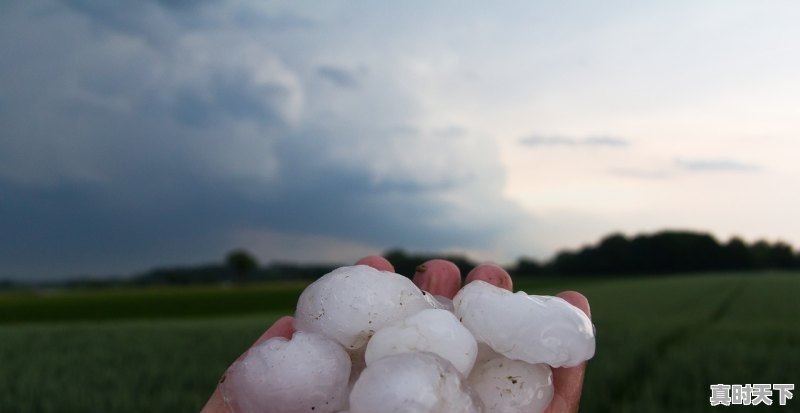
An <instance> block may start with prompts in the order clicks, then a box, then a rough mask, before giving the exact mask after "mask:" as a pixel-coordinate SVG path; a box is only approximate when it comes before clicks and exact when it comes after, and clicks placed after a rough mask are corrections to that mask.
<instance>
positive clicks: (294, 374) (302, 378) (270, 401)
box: [220, 332, 350, 413]
mask: <svg viewBox="0 0 800 413" xmlns="http://www.w3.org/2000/svg"><path fill="white" fill-rule="evenodd" d="M349 376H350V357H349V356H348V355H347V353H346V352H345V350H344V349H343V348H342V346H340V345H339V344H338V343H336V342H334V341H333V340H330V339H327V338H325V337H322V336H320V335H318V334H314V333H303V332H296V333H295V334H294V336H293V337H292V339H291V340H287V339H285V338H283V337H276V338H271V339H269V340H267V341H265V342H263V343H261V344H258V345H256V346H253V347H252V348H250V350H248V352H247V354H246V355H245V356H244V357H243V358H242V359H240V360H238V361H236V362H235V363H233V365H231V367H230V368H229V369H228V372H227V373H226V375H225V379H224V380H223V382H222V383H221V385H220V387H221V390H222V394H223V397H224V399H225V403H226V404H227V405H228V406H229V407H230V408H231V410H232V411H233V412H236V413H300V412H304V413H305V412H319V413H332V412H336V411H339V410H342V409H344V408H346V407H347V397H348V394H347V392H348V377H349Z"/></svg>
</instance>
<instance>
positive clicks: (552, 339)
mask: <svg viewBox="0 0 800 413" xmlns="http://www.w3.org/2000/svg"><path fill="white" fill-rule="evenodd" d="M294 327H295V329H296V330H297V331H296V332H295V333H294V335H293V337H292V339H291V340H286V339H285V338H272V339H269V340H267V341H266V342H264V343H261V344H259V345H257V346H254V347H253V348H251V349H250V350H249V351H248V353H247V354H246V355H245V356H244V357H243V358H241V359H240V360H239V361H237V362H236V363H234V364H233V365H232V366H231V368H230V369H229V371H228V374H227V376H226V380H225V381H224V383H223V384H222V392H223V395H224V397H225V401H226V403H227V404H228V405H229V406H230V407H231V408H232V410H233V411H234V412H236V413H250V412H259V413H264V412H267V413H295V412H314V413H334V412H348V413H379V412H413V413H473V412H474V413H477V412H486V413H489V412H503V413H513V412H525V413H533V412H541V411H543V410H544V409H545V408H547V405H548V403H550V400H551V398H552V396H553V380H552V373H551V367H570V366H576V365H578V364H580V363H582V362H583V361H585V360H588V359H590V358H591V357H592V356H593V355H594V349H595V343H594V328H593V326H592V323H591V321H590V320H589V318H588V317H587V316H586V315H585V314H584V313H583V312H582V311H581V310H579V309H578V308H576V307H574V306H572V305H571V304H569V303H567V302H566V301H564V300H562V299H560V298H558V297H549V296H533V295H528V294H525V293H524V292H517V293H512V292H510V291H507V290H504V289H501V288H498V287H495V286H493V285H491V284H488V283H486V282H483V281H474V282H471V283H469V284H467V285H466V286H465V287H463V288H462V289H461V291H459V293H458V294H457V295H456V296H455V298H454V299H453V300H452V301H450V300H448V299H447V298H445V297H439V296H432V295H431V294H429V293H426V292H424V291H422V290H420V289H419V288H417V286H416V285H414V283H413V282H411V280H409V279H408V278H406V277H404V276H402V275H399V274H395V273H392V272H387V271H379V270H376V269H374V268H372V267H368V266H364V265H357V266H352V267H342V268H339V269H336V270H334V271H333V272H331V273H329V274H327V275H325V276H323V277H322V278H320V279H319V280H317V281H316V282H314V283H312V284H311V285H309V286H308V287H307V288H306V289H305V291H303V293H302V295H301V296H300V299H299V301H298V302H297V312H296V314H295V324H294Z"/></svg>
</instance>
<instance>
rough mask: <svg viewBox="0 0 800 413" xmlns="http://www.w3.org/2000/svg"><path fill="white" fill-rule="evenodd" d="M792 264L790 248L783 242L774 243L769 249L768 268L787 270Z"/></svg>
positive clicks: (792, 254)
mask: <svg viewBox="0 0 800 413" xmlns="http://www.w3.org/2000/svg"><path fill="white" fill-rule="evenodd" d="M793 264H794V251H792V246H791V245H789V244H787V243H785V242H780V241H778V242H776V243H774V244H772V245H771V246H770V249H769V268H774V269H789V268H792V266H793Z"/></svg>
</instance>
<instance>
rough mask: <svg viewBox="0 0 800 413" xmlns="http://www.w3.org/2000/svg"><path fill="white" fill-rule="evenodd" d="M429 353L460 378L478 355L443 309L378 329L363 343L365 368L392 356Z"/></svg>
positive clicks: (472, 340) (470, 340)
mask: <svg viewBox="0 0 800 413" xmlns="http://www.w3.org/2000/svg"><path fill="white" fill-rule="evenodd" d="M411 352H430V353H434V354H437V355H439V356H441V357H442V358H444V359H445V360H447V361H449V362H450V363H451V364H453V366H454V367H455V368H456V369H457V370H458V371H459V372H461V374H463V375H464V376H467V375H468V374H469V371H470V370H471V369H472V366H473V364H474V363H475V356H476V355H477V353H478V343H477V342H476V341H475V338H474V337H472V333H470V332H469V330H467V329H466V328H465V327H464V326H463V325H462V324H461V323H459V322H458V319H457V318H456V316H454V315H453V313H451V312H449V311H447V310H441V309H429V310H422V311H420V312H418V313H417V314H414V315H412V316H411V317H408V318H406V319H404V320H401V321H399V322H398V323H396V324H392V325H391V326H389V327H386V328H383V329H380V330H378V332H377V333H375V335H374V336H372V339H371V340H370V341H369V344H367V352H366V355H365V359H366V362H367V366H369V365H370V364H372V363H374V362H375V361H376V360H378V359H380V358H383V357H386V356H388V355H392V354H401V353H411Z"/></svg>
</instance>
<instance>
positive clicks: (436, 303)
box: [425, 292, 455, 313]
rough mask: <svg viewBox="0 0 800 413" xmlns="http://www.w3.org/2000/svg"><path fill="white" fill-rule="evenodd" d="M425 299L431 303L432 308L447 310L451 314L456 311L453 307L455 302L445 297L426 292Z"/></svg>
mask: <svg viewBox="0 0 800 413" xmlns="http://www.w3.org/2000/svg"><path fill="white" fill-rule="evenodd" d="M425 299H426V300H427V301H428V303H430V305H431V307H433V308H438V309H441V310H447V311H449V312H451V313H452V312H453V310H454V309H455V308H454V307H453V300H451V299H449V298H447V297H445V296H443V295H433V294H431V293H429V292H425Z"/></svg>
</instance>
